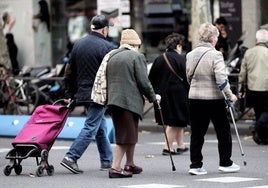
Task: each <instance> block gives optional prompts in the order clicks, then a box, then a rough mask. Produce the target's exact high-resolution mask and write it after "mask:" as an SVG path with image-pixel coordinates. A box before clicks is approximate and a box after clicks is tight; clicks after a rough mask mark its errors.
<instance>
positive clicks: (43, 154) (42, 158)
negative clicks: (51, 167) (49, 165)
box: [41, 149, 48, 161]
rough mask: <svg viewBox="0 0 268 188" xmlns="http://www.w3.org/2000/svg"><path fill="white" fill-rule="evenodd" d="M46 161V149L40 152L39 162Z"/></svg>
mask: <svg viewBox="0 0 268 188" xmlns="http://www.w3.org/2000/svg"><path fill="white" fill-rule="evenodd" d="M47 159H48V151H47V150H46V149H43V150H42V151H41V160H42V161H47Z"/></svg>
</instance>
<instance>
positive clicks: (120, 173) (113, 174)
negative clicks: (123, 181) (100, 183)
mask: <svg viewBox="0 0 268 188" xmlns="http://www.w3.org/2000/svg"><path fill="white" fill-rule="evenodd" d="M131 177H132V173H131V172H127V171H125V170H123V169H121V170H116V169H113V168H110V169H109V178H131Z"/></svg>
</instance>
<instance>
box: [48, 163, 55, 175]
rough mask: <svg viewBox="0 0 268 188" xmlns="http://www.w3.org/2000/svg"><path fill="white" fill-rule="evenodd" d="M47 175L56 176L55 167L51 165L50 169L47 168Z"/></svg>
mask: <svg viewBox="0 0 268 188" xmlns="http://www.w3.org/2000/svg"><path fill="white" fill-rule="evenodd" d="M47 175H49V176H53V175H54V166H53V165H49V167H48V168H47Z"/></svg>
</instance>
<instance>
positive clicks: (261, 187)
mask: <svg viewBox="0 0 268 188" xmlns="http://www.w3.org/2000/svg"><path fill="white" fill-rule="evenodd" d="M245 188H268V185H262V186H254V187H245Z"/></svg>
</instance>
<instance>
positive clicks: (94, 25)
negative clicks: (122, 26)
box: [90, 15, 114, 29]
mask: <svg viewBox="0 0 268 188" xmlns="http://www.w3.org/2000/svg"><path fill="white" fill-rule="evenodd" d="M105 26H114V24H113V23H112V22H109V21H108V20H107V18H106V17H105V16H104V15H96V16H94V17H93V18H92V19H91V26H90V27H91V29H101V28H104V27H105Z"/></svg>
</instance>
